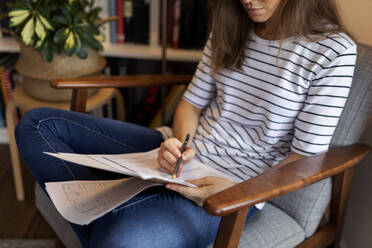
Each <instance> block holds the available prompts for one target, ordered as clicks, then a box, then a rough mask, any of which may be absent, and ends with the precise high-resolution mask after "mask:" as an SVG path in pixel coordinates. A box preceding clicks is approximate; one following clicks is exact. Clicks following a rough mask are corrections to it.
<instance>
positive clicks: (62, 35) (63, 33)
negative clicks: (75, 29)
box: [53, 28, 69, 44]
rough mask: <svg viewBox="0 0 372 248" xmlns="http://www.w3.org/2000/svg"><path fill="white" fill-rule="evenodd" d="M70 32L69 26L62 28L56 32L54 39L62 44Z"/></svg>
mask: <svg viewBox="0 0 372 248" xmlns="http://www.w3.org/2000/svg"><path fill="white" fill-rule="evenodd" d="M66 31H67V32H66ZM68 34H69V30H67V28H60V29H58V31H57V32H56V33H55V34H54V37H53V40H54V42H55V43H57V44H62V43H63V42H64V41H65V40H66V39H67V36H68Z"/></svg>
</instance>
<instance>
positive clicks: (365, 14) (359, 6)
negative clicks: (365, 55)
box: [336, 0, 372, 46]
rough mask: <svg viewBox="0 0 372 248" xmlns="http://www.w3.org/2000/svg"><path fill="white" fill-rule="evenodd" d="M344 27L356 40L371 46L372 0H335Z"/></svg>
mask: <svg viewBox="0 0 372 248" xmlns="http://www.w3.org/2000/svg"><path fill="white" fill-rule="evenodd" d="M336 2H337V3H338V4H339V8H340V11H341V16H342V18H343V21H344V23H345V25H346V27H347V28H348V29H349V30H350V31H351V33H352V34H353V35H354V36H355V38H356V39H357V41H358V42H360V43H364V44H368V45H370V46H372V0H336Z"/></svg>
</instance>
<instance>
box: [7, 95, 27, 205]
mask: <svg viewBox="0 0 372 248" xmlns="http://www.w3.org/2000/svg"><path fill="white" fill-rule="evenodd" d="M15 110H16V106H15V104H14V102H13V101H9V102H8V104H7V105H6V124H7V128H8V135H9V148H10V157H11V159H12V169H13V177H14V186H15V191H16V197H17V200H18V201H23V200H24V199H25V192H24V189H23V181H22V172H21V165H20V160H19V152H18V147H17V144H16V141H15V137H14V130H15V123H14V119H13V114H14V111H15Z"/></svg>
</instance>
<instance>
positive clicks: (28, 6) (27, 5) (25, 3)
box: [18, 0, 32, 9]
mask: <svg viewBox="0 0 372 248" xmlns="http://www.w3.org/2000/svg"><path fill="white" fill-rule="evenodd" d="M18 2H19V3H20V4H21V5H22V6H23V7H25V8H27V9H32V6H31V4H29V3H28V2H27V1H26V0H18Z"/></svg>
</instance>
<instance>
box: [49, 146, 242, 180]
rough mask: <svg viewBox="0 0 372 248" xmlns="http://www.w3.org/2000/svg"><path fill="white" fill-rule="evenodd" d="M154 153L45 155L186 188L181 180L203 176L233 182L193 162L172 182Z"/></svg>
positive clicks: (220, 173)
mask: <svg viewBox="0 0 372 248" xmlns="http://www.w3.org/2000/svg"><path fill="white" fill-rule="evenodd" d="M158 150H159V149H154V150H151V151H149V152H141V153H129V154H118V155H107V154H102V155H85V154H74V153H49V152H48V153H46V154H48V155H50V156H54V157H57V158H60V159H63V160H66V161H69V162H73V163H77V164H80V165H84V166H88V167H93V168H98V169H102V170H108V171H113V172H117V173H121V174H125V175H130V176H136V177H140V178H142V179H144V180H152V181H157V182H164V183H167V182H170V183H177V184H181V185H185V186H189V187H196V186H195V185H192V184H190V183H188V182H186V181H185V180H194V179H199V178H202V177H205V176H217V177H224V178H226V179H229V180H231V181H237V180H238V179H237V178H233V177H231V176H229V175H227V174H224V173H222V172H219V171H217V170H215V169H213V168H211V167H209V166H207V165H205V164H202V163H200V162H198V161H196V160H193V161H192V162H190V163H188V164H187V165H185V166H184V167H183V170H182V173H181V176H180V177H179V178H176V179H175V180H173V179H172V176H171V175H170V174H169V173H167V172H165V171H163V170H162V169H161V168H160V166H159V165H158V162H157V156H158Z"/></svg>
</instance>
